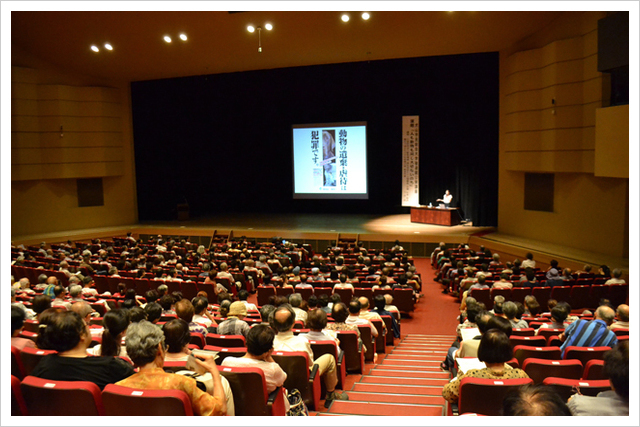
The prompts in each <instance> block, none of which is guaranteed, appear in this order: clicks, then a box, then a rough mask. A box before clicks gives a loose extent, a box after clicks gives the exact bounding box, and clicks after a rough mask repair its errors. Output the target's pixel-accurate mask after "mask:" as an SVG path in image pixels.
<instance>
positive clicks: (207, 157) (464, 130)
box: [131, 52, 498, 225]
mask: <svg viewBox="0 0 640 427" xmlns="http://www.w3.org/2000/svg"><path fill="white" fill-rule="evenodd" d="M131 92H132V111H133V131H134V149H135V165H136V182H137V192H138V213H139V218H140V220H143V221H144V220H153V219H174V218H175V217H176V206H177V204H179V203H184V202H187V203H188V204H189V207H190V213H191V216H192V217H194V216H195V217H205V216H207V215H213V214H216V213H230V212H237V213H246V212H270V213H283V212H296V213H309V212H313V213H359V214H394V213H403V212H408V208H403V207H401V205H400V204H401V198H400V197H401V196H400V194H401V178H402V170H401V166H402V151H401V149H402V116H404V115H419V116H420V195H421V197H420V202H421V203H423V204H428V203H429V202H435V199H437V198H439V197H441V196H442V194H443V193H444V190H445V189H447V188H448V189H449V190H450V191H451V193H452V194H453V195H454V200H453V204H454V205H455V206H459V207H461V208H462V210H463V215H464V216H465V217H466V218H469V219H471V220H472V221H473V222H474V225H497V224H496V223H497V192H498V54H497V53H495V52H494V53H483V54H468V55H451V56H438V57H421V58H410V59H397V60H383V61H371V62H357V63H346V64H333V65H317V66H309V67H296V68H282V69H275V70H261V71H250V72H239V73H229V74H216V75H208V76H196V77H184V78H175V79H165V80H154V81H143V82H133V83H132V84H131ZM349 121H366V122H367V125H368V128H367V139H368V148H367V150H368V153H367V164H368V176H369V199H368V200H346V201H345V200H322V201H319V200H293V197H292V192H293V178H292V141H291V126H292V125H294V124H306V123H331V122H349Z"/></svg>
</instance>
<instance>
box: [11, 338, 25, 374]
mask: <svg viewBox="0 0 640 427" xmlns="http://www.w3.org/2000/svg"><path fill="white" fill-rule="evenodd" d="M11 375H12V376H14V377H16V378H18V380H21V379H22V378H24V377H25V376H27V373H26V372H25V370H24V365H23V364H22V359H21V358H20V350H18V349H17V348H16V347H14V346H11Z"/></svg>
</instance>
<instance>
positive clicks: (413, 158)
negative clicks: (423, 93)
mask: <svg viewBox="0 0 640 427" xmlns="http://www.w3.org/2000/svg"><path fill="white" fill-rule="evenodd" d="M419 149H420V116H402V206H418V205H419V204H420V202H419V198H420V197H419V196H420V188H419V186H418V181H419V177H420V168H419V166H420V156H419V154H420V152H419Z"/></svg>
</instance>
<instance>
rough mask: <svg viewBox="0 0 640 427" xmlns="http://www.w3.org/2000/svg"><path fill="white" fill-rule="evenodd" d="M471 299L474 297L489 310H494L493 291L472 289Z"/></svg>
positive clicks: (470, 292)
mask: <svg viewBox="0 0 640 427" xmlns="http://www.w3.org/2000/svg"><path fill="white" fill-rule="evenodd" d="M468 296H470V297H474V298H475V299H476V300H477V301H478V302H482V303H484V305H485V306H486V308H487V310H491V309H492V308H493V300H492V299H491V289H489V288H487V289H471V290H470V291H469V295H468Z"/></svg>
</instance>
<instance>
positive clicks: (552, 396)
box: [502, 384, 571, 417]
mask: <svg viewBox="0 0 640 427" xmlns="http://www.w3.org/2000/svg"><path fill="white" fill-rule="evenodd" d="M502 414H503V415H505V416H515V417H523V416H529V417H548V416H570V415H571V412H570V411H569V408H568V407H567V404H566V403H565V402H564V401H563V400H562V397H560V395H559V394H558V393H557V392H556V391H555V390H554V389H553V387H551V386H547V385H542V384H526V385H523V386H520V387H517V388H515V389H513V390H511V391H510V392H508V393H507V395H506V396H505V398H504V400H503V401H502Z"/></svg>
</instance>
